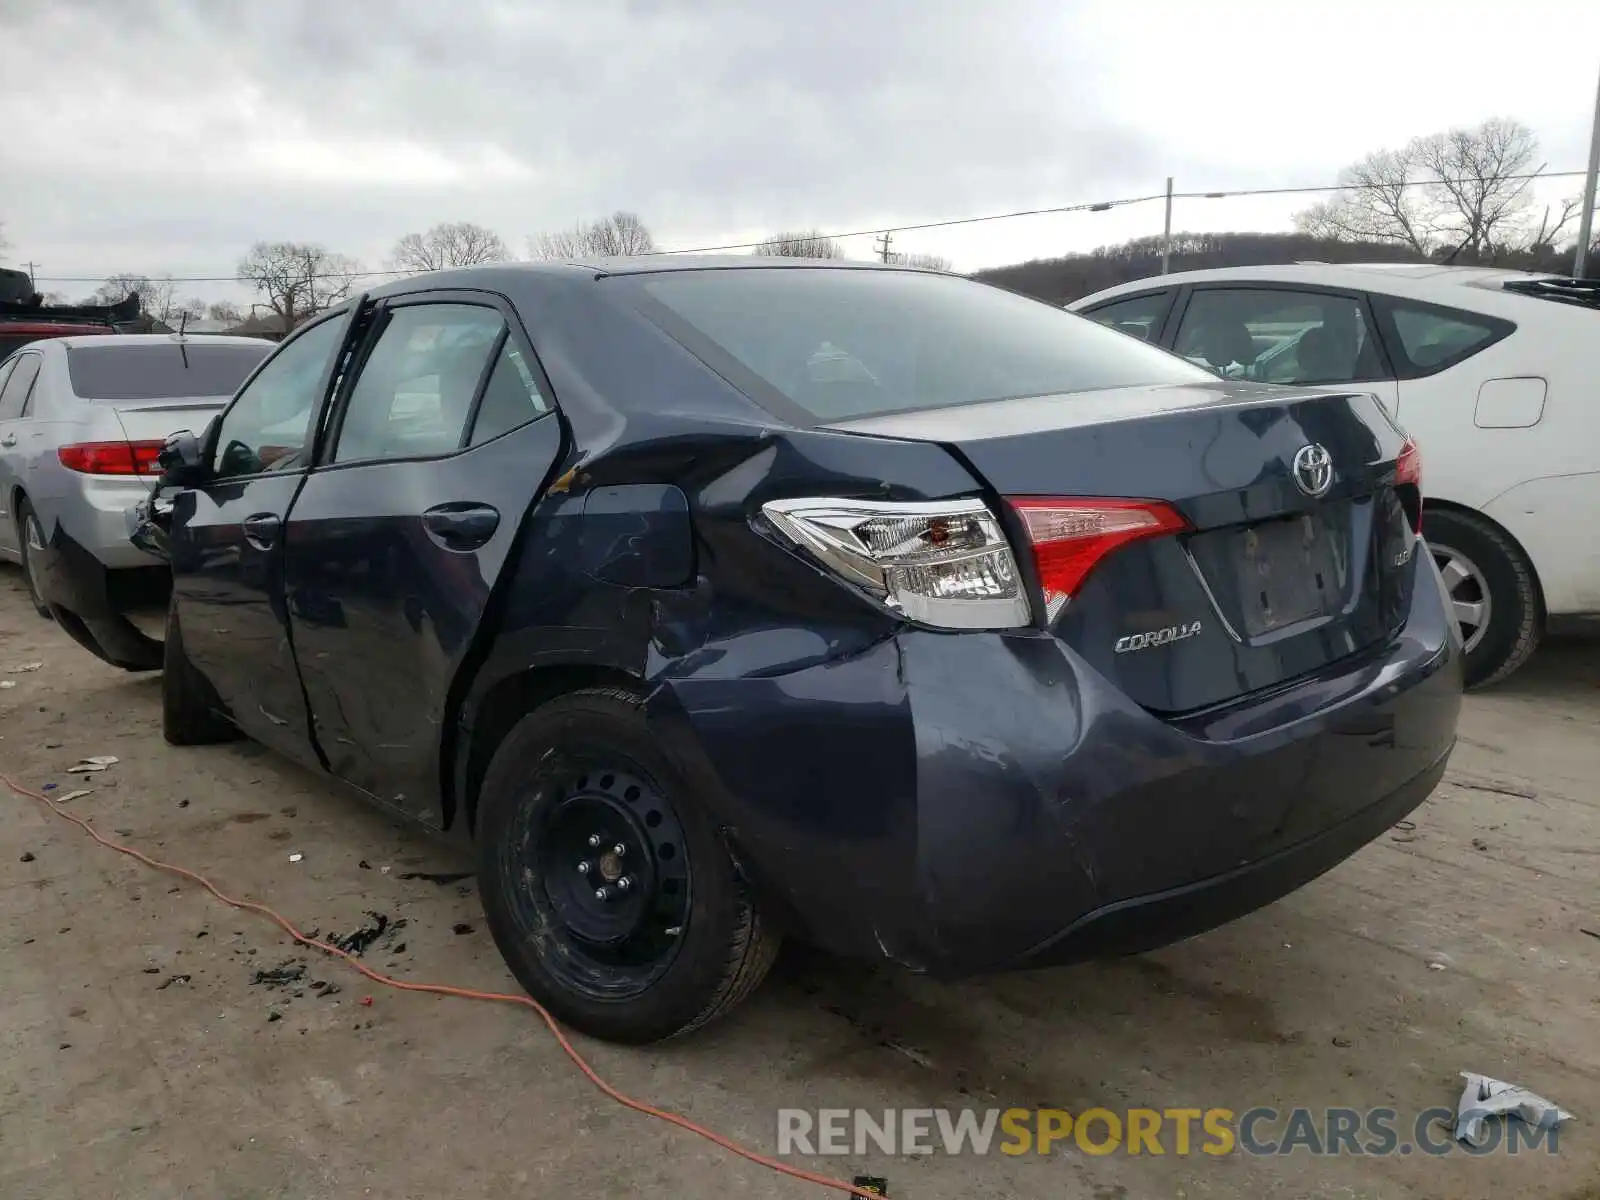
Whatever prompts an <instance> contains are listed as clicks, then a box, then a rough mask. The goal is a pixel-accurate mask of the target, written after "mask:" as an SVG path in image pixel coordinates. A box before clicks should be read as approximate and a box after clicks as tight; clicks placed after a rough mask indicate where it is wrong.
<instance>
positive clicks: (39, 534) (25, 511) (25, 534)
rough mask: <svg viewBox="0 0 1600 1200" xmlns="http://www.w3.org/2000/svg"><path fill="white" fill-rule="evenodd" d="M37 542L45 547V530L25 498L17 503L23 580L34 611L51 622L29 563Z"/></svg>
mask: <svg viewBox="0 0 1600 1200" xmlns="http://www.w3.org/2000/svg"><path fill="white" fill-rule="evenodd" d="M34 542H36V543H37V544H38V545H40V546H43V545H44V528H43V527H42V526H41V525H40V524H39V518H38V516H36V515H35V514H34V511H33V505H31V504H29V503H28V499H27V497H26V496H24V497H23V498H22V499H21V500H19V501H18V502H17V546H18V547H19V549H20V551H21V557H22V578H23V580H24V581H25V582H26V583H27V585H28V599H29V600H30V601H32V602H33V611H34V612H36V613H38V614H39V615H40V616H41V617H43V618H44V619H45V620H47V621H48V620H50V619H51V617H50V606H49V605H48V604H46V603H45V602H44V597H43V596H41V595H40V594H39V585H38V583H36V582H35V581H34V578H33V564H32V562H30V561H29V559H30V557H31V555H30V553H29V545H30V544H31V543H34Z"/></svg>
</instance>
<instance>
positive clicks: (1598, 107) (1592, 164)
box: [1572, 84, 1600, 279]
mask: <svg viewBox="0 0 1600 1200" xmlns="http://www.w3.org/2000/svg"><path fill="white" fill-rule="evenodd" d="M1596 176H1600V84H1597V85H1596V87H1595V94H1594V125H1593V127H1592V128H1591V129H1590V130H1589V171H1588V174H1586V175H1585V176H1584V177H1583V196H1582V205H1583V207H1582V209H1581V210H1580V211H1581V214H1582V215H1581V216H1579V217H1578V250H1577V253H1576V254H1575V255H1574V256H1573V264H1572V274H1573V276H1574V277H1575V278H1578V279H1582V278H1583V274H1584V268H1585V266H1586V265H1587V263H1588V259H1589V242H1590V240H1591V238H1592V236H1593V234H1594V190H1595V178H1596Z"/></svg>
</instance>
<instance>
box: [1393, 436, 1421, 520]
mask: <svg viewBox="0 0 1600 1200" xmlns="http://www.w3.org/2000/svg"><path fill="white" fill-rule="evenodd" d="M1394 485H1395V487H1405V486H1408V485H1409V486H1410V487H1413V488H1415V489H1416V495H1415V496H1413V497H1409V498H1406V500H1405V504H1406V515H1407V516H1409V517H1410V518H1411V531H1412V532H1413V533H1421V532H1422V452H1421V451H1420V450H1418V449H1417V443H1416V441H1415V440H1414V439H1412V438H1409V437H1408V438H1406V440H1405V441H1404V442H1403V443H1402V444H1401V446H1400V455H1399V457H1398V458H1396V459H1395V460H1394Z"/></svg>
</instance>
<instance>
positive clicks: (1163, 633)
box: [1112, 621, 1200, 654]
mask: <svg viewBox="0 0 1600 1200" xmlns="http://www.w3.org/2000/svg"><path fill="white" fill-rule="evenodd" d="M1199 632H1200V622H1199V621H1190V622H1189V623H1188V624H1187V625H1168V626H1167V627H1166V628H1164V629H1152V630H1150V631H1148V632H1147V633H1130V634H1129V635H1128V636H1127V637H1119V638H1118V639H1117V643H1116V645H1115V646H1113V647H1112V649H1113V650H1114V651H1115V652H1116V653H1118V654H1126V653H1128V651H1130V650H1148V649H1150V647H1151V646H1165V645H1168V644H1169V643H1171V642H1181V641H1183V639H1184V638H1192V637H1194V636H1195V634H1197V633H1199Z"/></svg>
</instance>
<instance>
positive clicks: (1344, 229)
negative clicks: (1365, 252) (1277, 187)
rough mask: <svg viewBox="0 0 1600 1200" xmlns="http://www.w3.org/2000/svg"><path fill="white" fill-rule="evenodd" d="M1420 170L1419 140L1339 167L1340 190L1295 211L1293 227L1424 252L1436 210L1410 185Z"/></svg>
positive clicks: (1315, 234) (1428, 246)
mask: <svg viewBox="0 0 1600 1200" xmlns="http://www.w3.org/2000/svg"><path fill="white" fill-rule="evenodd" d="M1416 169H1417V156H1416V153H1415V143H1413V144H1412V145H1410V146H1407V147H1406V148H1405V149H1403V150H1379V151H1376V152H1375V153H1372V154H1369V155H1367V156H1366V157H1365V158H1363V159H1362V160H1361V161H1360V162H1357V163H1353V164H1351V165H1350V166H1348V167H1346V168H1345V169H1344V170H1343V171H1340V172H1339V186H1340V189H1341V190H1340V191H1339V192H1337V193H1335V195H1334V196H1333V198H1332V199H1329V200H1324V201H1322V202H1321V203H1320V204H1313V205H1312V206H1311V207H1310V208H1308V209H1306V210H1304V211H1303V212H1300V213H1296V214H1295V218H1294V224H1295V229H1296V230H1298V231H1299V232H1300V233H1303V234H1305V235H1307V236H1309V237H1315V238H1332V239H1336V240H1339V241H1346V242H1399V243H1400V244H1401V245H1403V246H1409V247H1410V248H1411V249H1412V250H1415V251H1416V252H1417V253H1418V254H1426V253H1428V251H1429V250H1430V249H1431V248H1432V245H1433V236H1434V230H1433V222H1434V220H1435V219H1436V213H1435V211H1434V207H1433V205H1432V204H1431V203H1430V201H1429V197H1428V196H1427V194H1426V193H1425V192H1424V191H1423V189H1421V188H1417V187H1411V186H1409V184H1410V183H1411V176H1412V173H1413V172H1414V171H1415V170H1416Z"/></svg>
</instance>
